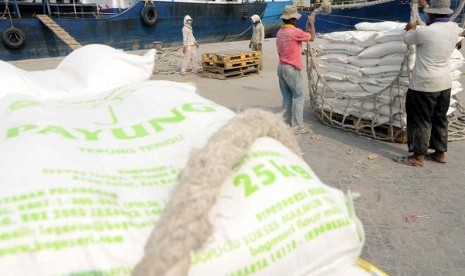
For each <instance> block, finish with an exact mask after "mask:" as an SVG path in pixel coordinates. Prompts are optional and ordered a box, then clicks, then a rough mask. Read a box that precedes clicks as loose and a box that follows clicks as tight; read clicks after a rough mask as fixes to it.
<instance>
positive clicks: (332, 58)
mask: <svg viewBox="0 0 465 276" xmlns="http://www.w3.org/2000/svg"><path fill="white" fill-rule="evenodd" d="M347 57H350V55H347V54H329V55H324V56H321V57H320V60H322V61H324V62H335V63H347V62H348V60H347Z"/></svg>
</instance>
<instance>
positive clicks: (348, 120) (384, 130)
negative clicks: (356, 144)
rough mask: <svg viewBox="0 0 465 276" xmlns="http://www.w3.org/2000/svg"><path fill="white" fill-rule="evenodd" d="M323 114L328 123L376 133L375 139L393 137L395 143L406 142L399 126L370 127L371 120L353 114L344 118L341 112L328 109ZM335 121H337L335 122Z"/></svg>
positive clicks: (405, 136) (359, 131) (361, 131)
mask: <svg viewBox="0 0 465 276" xmlns="http://www.w3.org/2000/svg"><path fill="white" fill-rule="evenodd" d="M324 113H325V116H323V120H324V121H325V122H326V123H327V124H329V125H337V126H339V127H340V125H339V124H341V125H346V126H352V127H347V129H350V130H353V131H355V130H356V129H358V131H356V132H357V133H360V134H363V135H366V136H371V137H373V136H374V135H373V132H374V134H375V135H376V137H374V138H377V139H380V140H390V139H391V137H393V139H394V141H395V142H397V143H406V142H407V135H406V133H405V131H404V130H403V129H401V128H399V127H396V126H391V125H388V124H381V125H376V126H374V127H373V128H372V127H371V125H372V122H371V121H370V120H367V119H361V118H358V117H356V116H353V115H348V116H346V117H345V118H344V116H342V115H341V114H338V113H334V112H333V113H332V114H331V113H330V112H329V111H326V110H325V111H324ZM334 121H336V122H337V123H339V124H337V123H335V122H334Z"/></svg>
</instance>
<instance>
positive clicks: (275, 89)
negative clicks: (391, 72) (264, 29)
mask: <svg viewBox="0 0 465 276" xmlns="http://www.w3.org/2000/svg"><path fill="white" fill-rule="evenodd" d="M248 43H249V42H248V41H239V42H228V43H221V44H211V45H201V46H200V48H199V57H198V58H199V59H200V54H201V53H215V52H218V51H220V50H221V51H223V50H243V51H246V50H248ZM263 48H264V51H263V57H264V60H263V70H262V71H261V72H260V73H259V74H253V75H250V76H248V77H243V78H232V79H228V80H217V79H211V78H201V77H200V76H199V75H196V74H189V73H188V74H187V75H185V76H181V75H179V74H157V75H153V77H152V79H160V80H161V79H163V80H172V81H177V82H190V83H194V84H195V85H196V86H197V88H198V92H199V94H200V95H201V96H203V97H205V98H208V99H210V100H212V101H214V102H216V103H219V104H221V105H224V106H226V107H228V108H230V109H232V110H234V111H241V110H244V109H247V108H251V107H254V108H262V109H265V110H269V111H272V112H279V111H280V110H281V94H280V91H279V86H278V78H277V75H276V68H277V64H278V58H277V53H276V47H275V39H266V41H265V44H264V47H263ZM179 52H180V54H181V55H182V52H181V50H179ZM60 60H61V58H51V59H40V60H28V61H16V62H11V63H12V64H14V65H16V66H18V67H20V68H23V69H26V70H41V69H50V68H54V67H55V66H56V65H57V64H58V63H59V61H60ZM462 70H463V68H462ZM303 73H304V72H303ZM462 84H464V80H463V79H462ZM304 87H306V89H307V87H308V84H307V82H306V81H305V83H304ZM461 93H462V94H463V93H465V92H461ZM460 98H461V102H462V103H464V102H465V101H464V99H465V97H464V95H461V97H460ZM304 120H305V124H306V125H307V126H308V127H309V128H310V129H312V130H313V133H311V134H303V135H299V136H298V140H299V143H300V146H301V148H302V150H303V152H304V154H305V155H304V159H305V161H306V162H307V163H308V164H309V165H310V166H311V168H312V169H313V170H314V171H315V173H316V174H317V175H318V176H319V178H320V179H321V180H322V181H323V182H324V183H326V184H328V185H330V186H333V187H336V188H339V189H341V190H344V191H346V190H348V189H350V190H351V191H354V192H358V193H360V197H359V198H358V199H356V201H355V207H356V212H357V214H358V217H359V218H360V219H361V221H362V223H363V225H364V228H365V235H366V243H365V246H364V250H363V252H362V256H361V257H363V258H364V259H366V260H368V261H369V262H371V263H373V264H374V265H376V266H377V267H378V268H380V269H381V270H383V271H385V272H386V273H388V274H390V275H434V276H436V275H456V276H459V275H465V234H464V229H465V211H464V210H465V141H456V142H450V143H449V151H448V158H449V162H448V163H447V164H438V163H434V162H430V161H426V163H425V166H424V167H423V168H415V167H409V166H405V165H400V164H398V163H395V162H394V161H392V158H393V157H395V156H399V155H404V154H406V153H407V146H406V145H405V144H396V143H389V142H382V141H378V140H374V139H370V138H366V137H361V136H358V135H356V134H353V133H349V132H344V131H342V130H339V129H335V128H331V127H328V126H325V125H323V124H322V123H321V122H320V121H319V120H318V118H317V117H316V115H315V114H314V113H313V111H312V110H311V108H310V107H309V106H308V104H307V106H306V108H305V113H304ZM408 217H410V218H412V217H416V220H414V221H412V220H409V219H406V218H408ZM309 261H310V260H309Z"/></svg>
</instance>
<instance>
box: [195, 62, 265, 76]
mask: <svg viewBox="0 0 465 276" xmlns="http://www.w3.org/2000/svg"><path fill="white" fill-rule="evenodd" d="M251 74H258V64H252V65H247V66H241V67H234V68H223V67H216V66H204V67H203V74H202V77H206V78H213V79H220V80H225V79H230V78H239V77H245V76H248V75H251Z"/></svg>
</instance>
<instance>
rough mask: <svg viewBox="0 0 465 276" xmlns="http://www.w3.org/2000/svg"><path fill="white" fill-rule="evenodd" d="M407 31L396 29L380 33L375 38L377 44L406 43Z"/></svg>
mask: <svg viewBox="0 0 465 276" xmlns="http://www.w3.org/2000/svg"><path fill="white" fill-rule="evenodd" d="M405 34H406V31H405V30H404V29H401V30H399V29H394V30H390V31H383V32H379V33H378V35H377V36H376V38H375V41H376V43H384V42H388V41H404V38H405Z"/></svg>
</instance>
